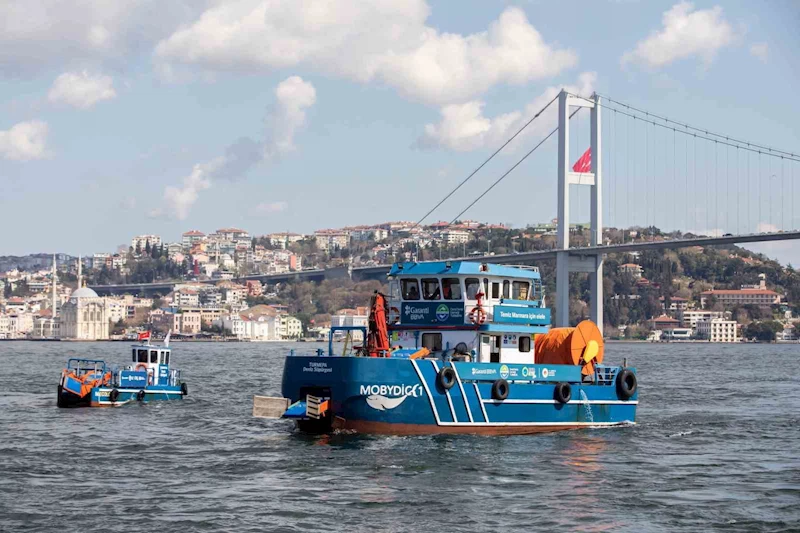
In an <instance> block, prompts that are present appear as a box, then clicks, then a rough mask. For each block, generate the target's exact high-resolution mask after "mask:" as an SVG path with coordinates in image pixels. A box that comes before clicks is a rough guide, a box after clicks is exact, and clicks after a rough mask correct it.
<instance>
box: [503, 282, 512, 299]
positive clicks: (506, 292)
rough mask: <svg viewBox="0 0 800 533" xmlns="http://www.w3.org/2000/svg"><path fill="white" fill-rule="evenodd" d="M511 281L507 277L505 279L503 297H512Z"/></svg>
mask: <svg viewBox="0 0 800 533" xmlns="http://www.w3.org/2000/svg"><path fill="white" fill-rule="evenodd" d="M510 285H511V284H510V283H509V282H508V280H507V279H504V280H503V298H510V297H511V287H510Z"/></svg>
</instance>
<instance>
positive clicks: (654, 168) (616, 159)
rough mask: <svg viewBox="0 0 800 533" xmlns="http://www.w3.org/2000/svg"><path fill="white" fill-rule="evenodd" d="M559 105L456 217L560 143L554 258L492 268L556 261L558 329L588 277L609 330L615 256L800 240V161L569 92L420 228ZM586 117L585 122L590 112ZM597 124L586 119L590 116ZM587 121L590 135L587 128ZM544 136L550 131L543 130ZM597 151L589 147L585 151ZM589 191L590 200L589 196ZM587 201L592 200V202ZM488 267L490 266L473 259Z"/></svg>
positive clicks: (528, 256) (158, 286)
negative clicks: (646, 231)
mask: <svg viewBox="0 0 800 533" xmlns="http://www.w3.org/2000/svg"><path fill="white" fill-rule="evenodd" d="M556 102H557V113H558V120H557V123H558V124H557V126H556V127H554V128H553V129H552V130H551V131H550V132H549V133H548V134H547V135H544V136H542V138H541V139H539V141H538V143H536V144H535V145H534V146H533V147H532V148H531V149H530V150H529V151H527V152H526V153H524V155H522V157H520V158H519V159H518V160H517V161H516V162H515V163H514V164H513V165H512V166H510V167H509V168H508V169H507V170H506V171H505V172H503V173H502V174H501V175H500V176H499V177H498V178H497V179H495V180H494V181H493V182H492V183H491V184H490V185H489V187H487V188H486V189H485V190H483V191H482V192H481V194H479V195H478V196H477V197H476V198H475V199H474V200H473V201H472V202H471V203H469V204H468V205H467V206H466V207H465V208H464V209H462V210H461V211H460V212H459V213H458V215H456V216H455V217H454V218H453V219H452V221H451V224H453V223H456V222H457V221H458V220H459V219H460V218H461V217H462V216H463V215H464V214H465V213H466V212H467V211H469V210H470V209H471V208H472V207H473V206H475V205H476V204H478V203H479V202H480V201H481V200H482V199H483V198H484V197H485V196H486V195H487V194H489V193H490V192H491V191H492V190H493V189H494V188H495V187H496V186H498V185H499V184H500V183H501V182H502V181H503V180H504V179H505V178H506V177H507V176H509V175H510V174H511V173H512V172H513V171H514V170H516V169H517V168H518V167H519V166H520V165H521V164H522V163H523V162H524V161H526V160H527V159H528V158H529V157H530V156H531V155H533V154H534V153H535V152H536V151H537V150H539V149H540V148H541V147H542V146H543V145H544V144H545V143H546V142H547V141H548V140H549V139H550V138H551V137H553V136H555V135H556V134H557V138H558V157H557V159H558V166H557V172H556V174H555V176H556V177H555V178H554V179H557V185H558V187H557V190H558V193H557V207H558V218H557V239H556V247H555V248H553V249H550V250H539V251H534V252H528V253H520V254H509V255H494V256H492V257H491V261H492V262H500V263H517V264H522V263H535V262H537V261H542V260H551V259H555V260H556V262H557V267H556V302H557V303H556V314H555V323H556V325H557V326H565V325H568V319H569V273H570V272H583V273H586V274H587V275H588V276H589V278H590V286H591V302H589V306H590V314H591V318H592V320H593V321H594V322H595V323H596V324H598V325H601V324H603V309H602V305H603V295H602V285H603V284H602V275H603V259H604V256H605V255H606V254H609V253H620V252H634V251H645V250H649V249H664V248H683V247H688V246H710V245H724V244H744V243H755V242H769V241H785V240H796V239H800V206H798V208H797V209H795V204H796V203H800V202H798V200H800V198H799V197H798V195H797V194H798V192H800V187H798V186H797V183H796V182H797V181H798V180H800V154H799V153H797V152H793V151H786V150H782V149H778V148H774V147H770V146H767V145H764V144H761V143H757V142H754V141H750V140H743V139H741V138H739V137H738V136H732V135H726V134H722V133H718V132H715V131H713V130H711V129H708V128H703V127H699V126H694V125H691V124H689V123H687V122H685V121H679V120H675V119H671V118H669V117H666V116H664V115H662V114H658V113H653V112H651V111H647V110H644V109H640V108H638V107H635V106H632V105H629V104H627V103H625V102H622V101H620V100H617V99H615V98H613V97H611V96H606V95H602V94H594V95H592V96H581V95H577V94H572V93H570V92H567V91H564V90H562V91H561V92H560V93H559V94H557V95H556V96H555V97H554V98H553V99H551V100H550V101H549V102H548V103H547V104H546V105H545V106H544V107H543V108H542V109H541V110H540V111H539V112H537V113H536V114H535V115H534V116H533V117H532V118H530V120H528V121H527V122H526V123H525V124H523V125H522V127H521V128H520V129H518V130H517V131H516V132H515V133H514V134H513V135H512V136H511V137H510V138H509V139H508V140H507V141H506V142H505V143H503V144H502V145H501V146H500V147H499V148H497V150H496V151H494V152H493V153H492V154H491V155H490V156H489V157H488V158H487V159H486V160H484V161H483V162H482V163H481V164H480V165H479V166H478V167H476V168H475V169H474V170H473V171H472V172H471V173H470V174H469V175H468V176H466V178H464V179H463V180H462V181H460V182H459V183H458V184H457V185H456V186H455V187H454V188H453V189H452V190H450V191H449V192H448V194H447V195H445V196H444V197H443V198H442V199H441V200H440V201H439V202H438V203H437V204H436V205H434V206H433V207H432V208H431V209H430V210H429V211H428V212H427V213H426V214H425V215H424V216H423V217H422V218H421V219H419V221H418V222H417V223H416V225H417V226H421V225H422V224H423V222H424V221H425V220H426V219H427V218H428V217H429V216H430V215H432V214H433V213H434V212H436V211H437V210H438V209H440V208H441V206H442V205H443V204H445V202H447V201H448V200H449V199H451V198H452V197H453V195H454V194H455V193H456V192H457V191H458V190H460V189H461V188H462V187H464V186H465V185H466V184H467V183H468V182H470V181H471V180H472V179H473V178H474V176H475V175H476V174H478V173H479V172H480V171H481V170H482V169H484V167H485V166H486V165H487V164H488V163H489V162H490V161H491V160H492V159H494V158H495V157H496V156H497V155H498V154H499V153H501V152H502V151H503V150H504V149H506V147H507V146H508V145H509V144H511V143H512V142H514V141H515V140H516V141H517V143H521V142H522V141H523V140H524V138H523V137H522V135H523V132H525V130H526V129H527V128H528V127H529V126H530V125H531V124H534V123H536V122H537V121H539V123H540V124H541V123H542V122H546V121H547V120H548V119H552V113H551V114H549V115H548V114H546V112H547V110H548V109H549V108H550V107H551V106H552V105H553V104H555V103H556ZM584 110H586V112H583V113H582V111H584ZM587 114H588V117H587V116H586V115H587ZM587 122H588V131H586V130H587V124H586V123H587ZM545 131H546V129H545ZM587 144H588V148H587ZM587 189H588V195H584V191H586V190H587ZM586 196H588V214H589V217H588V218H589V220H590V223H589V227H590V232H589V233H590V239H589V245H588V246H582V247H578V248H576V247H574V246H571V243H570V221H571V220H572V219H573V218H574V216H573V215H574V214H576V213H581V210H584V211H587V210H586V209H585V208H586V202H581V200H582V199H583V200H586V199H587V198H585V197H586ZM582 197H583V198H582ZM606 227H609V228H659V229H660V230H665V231H668V232H669V233H670V234H672V235H674V236H675V237H674V238H668V239H663V238H662V239H658V240H656V239H655V238H653V239H652V240H650V241H648V240H642V239H641V238H640V237H639V238H636V239H630V238H629V236H630V235H631V233H630V232H626V231H623V232H621V235H622V238H621V241H620V239H617V241H620V242H611V241H610V240H609V239H608V238H605V240H604V236H605V235H606V234H605V233H604V228H606ZM463 259H464V260H470V261H485V260H486V257H477V258H476V257H469V258H463ZM388 269H389V267H388V266H386V265H381V266H368V267H356V268H353V269H352V271H350V272H349V274H350V275H353V276H357V277H359V278H366V277H376V276H381V275H384V274H385V273H386V272H388ZM326 275H329V274H328V273H326V271H325V270H321V269H320V270H308V271H302V272H292V273H285V274H271V275H254V276H247V277H245V278H239V279H240V280H244V279H259V280H261V281H264V282H267V283H270V282H271V283H275V282H279V281H288V280H293V279H294V280H310V281H315V280H319V279H323V278H324V277H326ZM335 275H336V276H338V275H340V273H339V272H337V273H336V274H335ZM173 285H174V283H151V284H126V285H106V286H93V287H92V288H93V289H94V290H95V291H97V292H98V293H99V294H110V293H124V292H140V293H141V292H154V291H163V290H170V289H171V287H172V286H173Z"/></svg>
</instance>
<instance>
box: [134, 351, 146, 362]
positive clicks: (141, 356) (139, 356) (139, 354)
mask: <svg viewBox="0 0 800 533" xmlns="http://www.w3.org/2000/svg"><path fill="white" fill-rule="evenodd" d="M136 356H137V357H136V361H137V362H138V363H146V362H147V350H137V352H136Z"/></svg>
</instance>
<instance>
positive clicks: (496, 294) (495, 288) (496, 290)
mask: <svg viewBox="0 0 800 533" xmlns="http://www.w3.org/2000/svg"><path fill="white" fill-rule="evenodd" d="M492 298H494V299H495V300H499V299H500V282H497V281H494V282H492Z"/></svg>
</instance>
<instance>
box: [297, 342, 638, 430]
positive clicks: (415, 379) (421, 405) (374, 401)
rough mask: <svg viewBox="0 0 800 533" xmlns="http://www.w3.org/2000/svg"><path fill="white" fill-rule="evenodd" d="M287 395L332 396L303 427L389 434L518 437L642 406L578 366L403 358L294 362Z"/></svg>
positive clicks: (629, 418) (628, 416)
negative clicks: (448, 380) (503, 384)
mask: <svg viewBox="0 0 800 533" xmlns="http://www.w3.org/2000/svg"><path fill="white" fill-rule="evenodd" d="M445 366H449V367H452V368H453V369H454V370H455V377H456V379H455V383H454V385H453V386H452V387H451V388H450V389H449V390H445V389H444V388H443V387H442V386H441V385H440V383H439V381H438V380H437V374H438V373H439V372H440V371H441V369H442V368H443V367H445ZM616 370H617V369H614V371H615V372H616ZM501 378H502V379H505V380H507V382H508V384H509V390H508V396H507V397H506V398H505V399H503V400H494V399H492V385H493V383H494V382H495V381H497V380H499V379H501ZM560 382H567V383H570V388H571V393H572V394H571V399H570V400H569V401H568V402H567V403H560V402H559V401H557V400H556V399H554V395H555V389H556V385H557V383H560ZM282 393H283V396H284V397H286V398H289V399H290V400H291V401H292V402H295V401H298V400H305V398H306V395H308V394H311V395H314V396H320V397H324V398H330V411H329V413H328V414H327V418H326V419H324V420H308V419H305V420H300V421H299V425H300V428H301V429H305V430H310V431H324V430H326V429H329V428H330V427H334V428H341V429H351V430H356V431H360V432H365V433H384V434H432V433H478V434H520V433H538V432H543V431H558V430H564V429H575V428H580V427H589V426H613V425H622V424H631V423H634V422H635V420H636V406H637V404H638V392H635V393H634V394H633V395H632V396H631V397H629V398H625V399H623V398H621V397H620V395H619V393H618V388H617V387H616V386H615V383H614V381H613V380H606V381H598V383H597V384H584V383H581V379H580V369H579V368H577V367H572V366H563V365H512V364H509V365H500V364H469V363H449V362H448V363H443V362H441V361H437V360H432V359H424V360H409V359H401V358H366V357H325V356H289V357H287V358H286V363H285V366H284V373H283V383H282Z"/></svg>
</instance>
